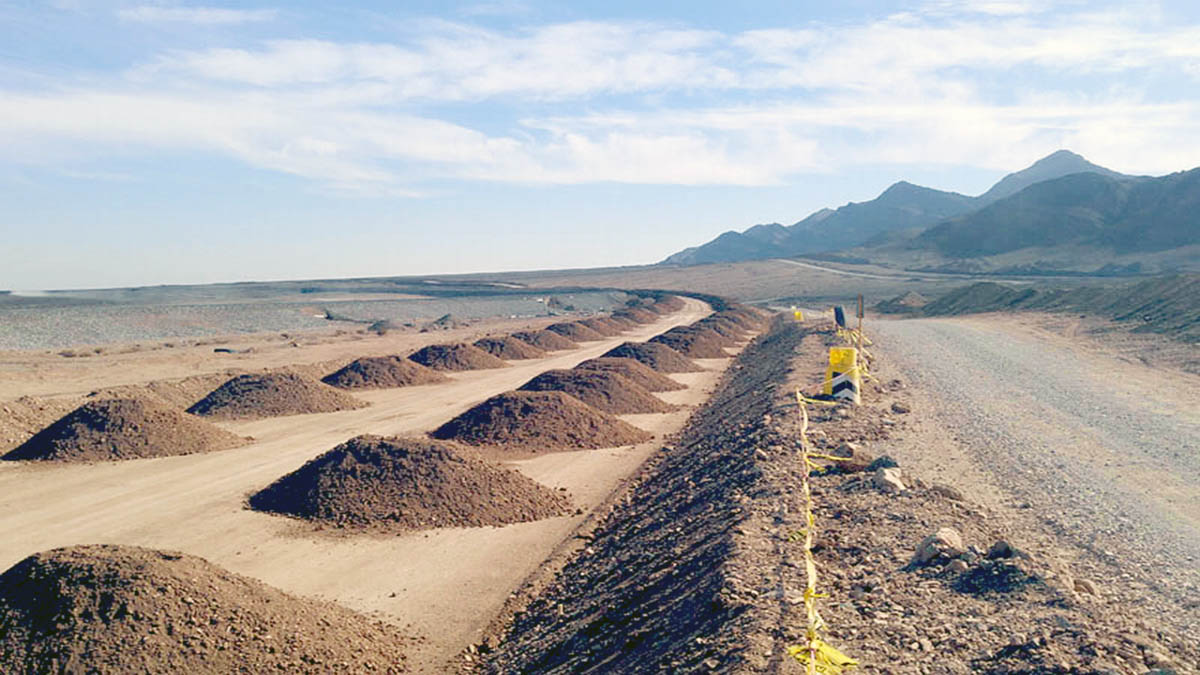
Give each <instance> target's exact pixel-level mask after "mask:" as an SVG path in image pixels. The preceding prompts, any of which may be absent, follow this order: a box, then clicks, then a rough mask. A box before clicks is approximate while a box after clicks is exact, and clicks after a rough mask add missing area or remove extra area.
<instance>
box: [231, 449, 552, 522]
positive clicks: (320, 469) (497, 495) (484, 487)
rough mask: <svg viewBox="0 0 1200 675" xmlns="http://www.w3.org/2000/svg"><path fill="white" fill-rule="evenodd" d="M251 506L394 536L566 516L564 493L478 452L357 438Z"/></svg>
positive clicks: (273, 486) (256, 497) (257, 496)
mask: <svg viewBox="0 0 1200 675" xmlns="http://www.w3.org/2000/svg"><path fill="white" fill-rule="evenodd" d="M249 505H250V508H252V509H255V510H258V511H269V512H272V513H279V514H283V515H286V516H293V517H296V518H303V519H306V520H312V521H316V522H318V523H322V524H328V525H333V526H336V527H349V528H365V529H371V530H382V531H386V532H389V533H398V532H408V531H412V530H425V529H431V528H438V527H484V526H489V525H495V526H499V525H506V524H508V523H523V522H530V521H534V520H541V519H543V518H552V517H554V516H561V515H565V514H567V513H569V507H570V502H569V500H568V499H567V498H566V497H565V496H564V495H563V494H561V493H559V492H556V491H554V490H551V489H550V488H548V487H546V486H544V485H541V484H539V483H536V482H534V481H533V480H531V479H529V478H527V477H525V476H524V475H522V474H520V473H517V472H516V471H512V470H510V469H505V468H502V467H499V466H496V465H494V464H490V463H488V462H486V461H484V460H483V459H481V458H480V457H478V456H476V454H475V451H474V450H470V449H467V448H462V447H455V446H453V445H451V444H449V443H441V442H437V441H430V440H422V439H412V438H383V437H380V436H359V437H357V438H352V439H350V440H349V441H346V442H345V443H343V444H341V445H339V446H337V447H336V448H334V449H332V450H330V451H329V452H326V453H324V454H323V455H320V456H319V457H317V458H316V459H313V460H310V461H309V462H308V463H306V464H305V465H304V466H302V467H300V468H299V469H296V470H295V471H293V472H292V473H289V474H287V475H286V476H284V477H282V478H280V479H279V480H277V481H275V482H274V483H272V484H271V485H270V486H268V487H267V488H265V489H263V490H262V491H261V492H258V493H256V494H254V495H252V496H251V497H250V499H249Z"/></svg>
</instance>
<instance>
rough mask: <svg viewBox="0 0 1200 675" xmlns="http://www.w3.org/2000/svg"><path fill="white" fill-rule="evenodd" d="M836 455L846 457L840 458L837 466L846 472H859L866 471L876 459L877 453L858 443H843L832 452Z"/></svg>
mask: <svg viewBox="0 0 1200 675" xmlns="http://www.w3.org/2000/svg"><path fill="white" fill-rule="evenodd" d="M832 454H833V455H834V456H836V457H845V458H846V459H839V460H838V462H837V467H838V468H839V469H841V470H842V471H845V472H846V473H857V472H859V471H866V470H867V467H869V466H871V463H872V462H874V461H875V455H873V454H871V453H870V452H868V451H866V450H864V449H863V448H862V447H861V446H860V445H858V444H857V443H842V444H841V445H839V446H838V447H837V449H836V450H834V451H833V453H832Z"/></svg>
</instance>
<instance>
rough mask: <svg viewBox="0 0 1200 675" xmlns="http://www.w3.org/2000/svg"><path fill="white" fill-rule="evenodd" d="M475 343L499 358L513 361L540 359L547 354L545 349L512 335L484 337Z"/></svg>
mask: <svg viewBox="0 0 1200 675" xmlns="http://www.w3.org/2000/svg"><path fill="white" fill-rule="evenodd" d="M474 345H475V346H476V347H478V348H480V349H482V350H483V351H485V352H487V353H489V354H491V355H492V356H494V357H496V358H498V359H504V360H511V361H519V360H522V359H539V358H541V357H543V356H545V355H546V351H545V350H544V349H539V348H537V347H534V346H533V345H531V344H529V343H528V342H525V341H524V340H522V339H520V338H517V337H513V336H511V335H501V336H498V337H486V338H482V339H480V340H476V341H475V342H474Z"/></svg>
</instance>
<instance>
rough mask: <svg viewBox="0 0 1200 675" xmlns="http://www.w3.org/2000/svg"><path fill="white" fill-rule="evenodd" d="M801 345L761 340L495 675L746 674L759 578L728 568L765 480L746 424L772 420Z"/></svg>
mask: <svg viewBox="0 0 1200 675" xmlns="http://www.w3.org/2000/svg"><path fill="white" fill-rule="evenodd" d="M798 342H799V338H798V337H796V335H795V333H789V334H785V335H781V336H772V337H768V338H765V339H762V340H759V341H756V342H754V343H751V345H750V346H749V347H748V348H747V349H746V351H744V352H743V354H742V355H741V356H740V357H739V360H738V363H739V364H742V365H743V366H744V367H743V368H733V369H731V370H730V371H729V374H727V375H726V376H725V379H724V380H723V381H722V383H721V385H720V386H719V387H718V390H717V392H716V393H715V394H714V395H713V398H712V399H711V400H710V401H709V403H707V404H706V405H705V406H704V407H703V408H701V409H700V410H699V411H698V412H697V413H696V414H695V416H693V418H692V420H691V422H689V426H688V428H687V429H686V430H685V431H684V432H683V435H682V436H681V438H680V441H679V443H678V444H677V445H676V446H675V447H673V448H671V449H670V450H669V451H668V452H666V453H662V454H660V455H658V456H657V458H656V459H655V460H654V464H653V465H652V466H650V467H649V468H647V469H645V470H643V473H642V474H641V475H640V476H639V477H638V480H637V482H636V484H634V485H632V486H631V487H630V488H629V489H628V490H627V492H626V498H625V500H624V501H623V502H622V503H620V504H619V505H618V506H617V507H616V508H615V509H614V510H613V511H611V512H610V513H609V515H608V516H607V517H606V518H605V519H604V520H603V521H602V522H601V524H600V525H599V526H598V528H597V530H596V531H595V532H594V533H593V535H592V537H591V538H590V542H589V548H588V549H587V550H585V551H583V552H581V554H579V555H578V556H577V557H575V558H574V559H573V560H571V561H570V562H569V563H568V564H567V566H566V568H565V569H564V570H563V571H562V573H561V574H559V575H558V576H557V577H556V578H555V580H554V581H553V582H552V583H551V585H550V586H549V588H547V589H546V590H545V591H544V592H543V593H542V594H541V595H540V597H539V598H538V599H536V600H535V601H534V602H532V603H531V604H530V605H529V607H527V608H526V610H525V611H523V612H521V613H520V614H519V615H518V616H519V618H517V619H516V621H515V622H514V623H513V624H512V625H511V626H510V628H509V630H508V631H507V632H506V633H505V635H504V636H503V637H502V639H500V640H499V647H498V649H497V650H496V651H494V652H492V653H491V654H490V655H488V657H487V662H486V666H485V670H486V672H491V673H502V672H586V671H589V670H595V671H597V672H599V671H600V670H603V671H605V672H711V671H720V672H739V668H738V664H737V663H736V661H734V659H739V658H741V659H744V658H745V657H744V656H741V655H739V654H738V652H745V653H749V652H750V651H751V649H752V648H754V645H748V644H745V643H743V642H741V641H740V637H741V635H742V634H744V632H745V630H746V627H747V626H746V620H745V618H744V617H745V615H746V611H747V609H748V607H749V605H750V603H752V602H753V600H752V599H751V598H750V596H748V595H746V594H745V592H746V591H745V584H747V583H754V581H755V580H754V579H749V578H747V579H745V580H744V581H743V580H742V579H739V578H736V577H735V575H734V573H733V571H732V569H731V568H730V565H729V563H730V559H731V558H732V557H733V556H734V555H735V549H734V535H735V528H737V526H738V524H739V522H740V521H741V520H742V519H743V518H744V515H742V509H743V506H742V504H743V502H744V501H746V500H748V497H747V495H748V494H751V493H753V492H754V488H755V483H756V480H757V479H758V478H759V475H760V474H759V471H757V470H756V468H755V466H754V457H755V453H754V445H755V443H756V441H758V440H760V438H758V437H751V432H748V431H747V427H748V424H747V423H748V422H750V421H752V420H758V419H761V418H762V416H763V415H766V414H768V413H769V412H770V411H771V407H772V396H771V392H772V390H773V389H774V388H775V387H777V386H779V385H780V383H781V382H782V380H783V379H784V378H785V375H786V370H787V361H788V356H789V355H790V354H791V352H792V350H793V349H794V348H795V346H796V344H797V343H798ZM769 602H773V603H776V604H778V603H779V602H780V600H769ZM730 642H733V643H737V644H736V651H734V649H732V648H731V645H730V644H729V643H730ZM714 658H715V659H717V662H716V664H715V665H714V664H713V663H712V662H711V661H709V660H710V659H714ZM706 662H708V663H707V664H706ZM742 670H743V671H745V669H744V667H743V669H742Z"/></svg>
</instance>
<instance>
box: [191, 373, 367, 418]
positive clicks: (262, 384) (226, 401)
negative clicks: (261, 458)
mask: <svg viewBox="0 0 1200 675" xmlns="http://www.w3.org/2000/svg"><path fill="white" fill-rule="evenodd" d="M366 405H367V404H366V403H365V402H363V401H360V400H358V399H356V398H354V397H353V396H350V395H349V394H346V393H345V392H342V391H339V390H337V389H334V388H333V387H330V386H329V385H327V384H322V383H320V382H316V381H314V380H309V379H307V378H304V377H301V376H299V375H293V374H290V373H264V374H252V375H238V376H237V377H235V378H233V379H231V380H229V381H228V382H226V383H225V384H222V385H221V386H220V387H217V389H216V390H214V391H213V392H212V393H210V394H209V395H208V396H205V397H204V398H202V399H200V400H199V401H198V402H196V403H195V404H194V405H193V406H192V407H190V408H188V410H187V411H188V412H189V413H192V414H193V415H202V416H205V417H217V418H222V419H253V418H261V417H278V416H282V415H303V414H307V413H326V412H336V411H338V410H354V409H356V408H363V407H366Z"/></svg>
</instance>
